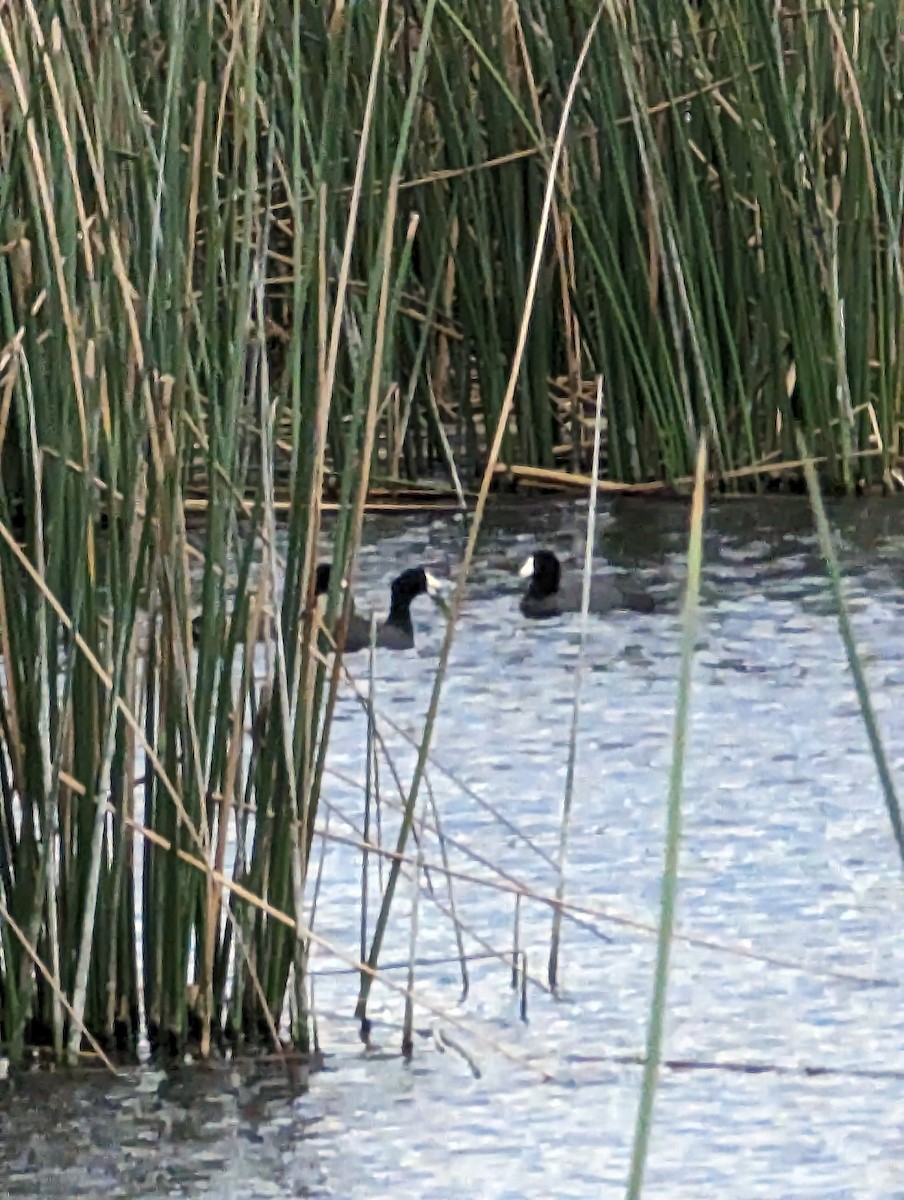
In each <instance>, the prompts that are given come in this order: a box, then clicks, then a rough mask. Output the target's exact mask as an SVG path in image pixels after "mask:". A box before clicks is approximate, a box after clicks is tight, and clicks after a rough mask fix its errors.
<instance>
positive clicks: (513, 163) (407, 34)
mask: <svg viewBox="0 0 904 1200" xmlns="http://www.w3.org/2000/svg"><path fill="white" fill-rule="evenodd" d="M660 8H661V6H650V7H649V9H648V8H647V6H635V8H633V9H631V10H630V11H624V12H623V11H622V10H621V9H618V8H611V9H610V8H602V7H599V6H597V5H594V4H589V3H586V2H582V0H574V2H571V3H567V4H561V5H540V4H538V3H534V0H523V2H522V3H521V4H518V5H516V4H514V3H511V2H509V0H498V2H497V3H492V4H489V5H478V4H476V3H470V2H469V3H466V4H459V5H451V4H449V3H446V2H445V0H426V2H425V3H419V2H415V0H412V2H411V3H405V4H402V3H398V2H393V3H390V2H389V0H381V2H379V3H372V4H349V5H345V4H336V5H333V6H332V7H330V6H317V5H307V4H304V3H302V0H271V2H270V3H267V2H266V0H235V2H234V3H231V4H226V3H222V4H216V5H202V4H199V3H197V0H176V2H175V3H174V4H172V5H170V6H152V5H142V4H138V3H132V4H125V5H116V6H111V7H110V8H109V9H108V10H107V9H104V10H103V11H102V6H97V5H94V4H89V3H83V2H80V0H54V2H53V3H48V4H41V5H38V4H36V3H35V0H21V3H17V4H15V5H11V6H7V7H6V8H5V9H4V10H3V12H2V14H0V165H2V181H0V229H2V247H0V249H2V255H0V322H2V333H0V462H2V472H0V652H2V671H3V674H2V687H0V738H2V747H0V1043H2V1044H3V1045H4V1046H6V1047H8V1050H9V1053H10V1055H11V1056H12V1057H13V1058H14V1059H16V1060H18V1059H21V1057H22V1054H23V1053H24V1050H25V1048H26V1046H45V1047H48V1048H50V1050H51V1051H52V1053H53V1054H54V1055H55V1056H56V1057H57V1058H63V1057H64V1056H66V1055H67V1054H68V1055H69V1057H74V1056H75V1055H77V1054H78V1053H79V1052H80V1050H82V1049H83V1048H84V1047H85V1046H86V1045H90V1046H91V1047H93V1048H94V1050H95V1051H97V1052H101V1053H107V1052H108V1051H109V1050H110V1048H117V1049H123V1050H128V1051H131V1050H134V1047H135V1045H136V1042H137V1040H138V1038H139V1036H141V1035H142V1034H143V1033H145V1032H146V1034H147V1036H148V1038H149V1040H150V1043H151V1046H152V1047H154V1048H159V1049H163V1050H171V1051H180V1050H181V1049H182V1048H184V1047H185V1046H186V1045H187V1044H192V1045H197V1046H198V1047H199V1049H200V1051H201V1052H202V1053H204V1054H207V1053H210V1052H211V1050H212V1048H214V1047H215V1046H216V1045H217V1044H226V1043H231V1044H243V1045H258V1044H260V1043H262V1042H267V1043H278V1042H279V1041H280V1039H281V1038H285V1037H288V1038H289V1039H290V1040H291V1041H292V1042H293V1043H294V1044H295V1045H297V1046H299V1047H301V1048H303V1049H307V1048H308V1047H309V1046H310V1036H311V1019H310V1018H311V1007H310V997H309V996H308V994H307V988H306V954H307V950H308V948H309V945H310V939H311V938H312V937H313V936H314V935H313V934H312V932H311V930H310V927H309V925H308V924H307V923H306V920H307V919H306V916H305V913H306V912H307V911H308V905H309V903H310V897H311V892H312V887H313V885H312V881H311V879H310V878H309V875H310V870H311V867H312V850H313V846H314V843H315V831H316V830H318V829H319V828H321V826H320V824H319V823H318V822H319V816H320V803H321V801H320V794H321V785H322V781H323V778H324V772H325V769H326V751H327V747H328V743H329V734H330V724H331V719H332V712H333V709H334V705H335V700H336V695H337V692H338V688H339V685H340V681H341V677H342V663H341V658H340V657H338V656H337V657H336V658H335V659H333V660H329V661H325V660H324V659H323V657H322V655H321V654H320V653H319V651H318V645H319V643H318V637H317V625H316V621H315V618H314V615H313V606H312V598H313V596H312V593H313V570H314V565H315V562H316V560H317V557H318V544H319V540H320V533H321V517H322V514H323V511H324V508H325V506H326V504H327V503H329V504H331V506H332V507H333V508H334V509H335V520H334V522H333V530H332V552H331V553H332V557H333V562H334V564H335V565H336V568H337V569H336V570H335V571H334V572H333V583H332V588H331V594H330V597H329V602H328V617H329V618H330V619H331V620H332V619H333V618H335V619H336V623H335V631H336V639H337V641H338V643H339V644H340V646H341V643H342V639H343V629H344V625H345V622H346V620H347V617H348V611H349V609H348V604H349V600H348V594H347V593H345V592H343V590H342V587H341V582H340V580H341V576H342V575H343V572H344V573H345V575H346V576H347V577H348V578H349V579H353V578H354V561H355V553H356V548H357V543H358V540H359V537H360V531H361V525H362V520H363V514H364V511H365V507H366V505H367V503H368V502H369V501H370V500H373V498H374V497H375V496H376V497H379V499H380V502H381V503H385V504H387V505H391V504H398V503H418V504H427V503H435V502H437V500H440V501H442V500H448V497H449V495H450V494H454V496H455V503H456V504H458V505H460V506H463V505H465V504H466V503H467V499H468V497H467V495H466V492H467V491H469V490H470V489H471V488H472V486H473V485H474V484H475V483H476V482H477V480H480V490H479V495H478V504H477V513H476V519H475V520H474V522H473V524H472V526H471V532H470V537H469V542H468V550H467V553H466V556H465V562H464V564H463V567H462V573H461V575H460V581H459V583H460V586H459V589H458V590H457V591H456V596H455V600H454V602H453V606H452V613H453V621H452V622H451V623H450V626H449V634H448V638H447V642H446V645H445V647H444V653H443V658H442V660H441V663H440V666H439V669H438V672H437V682H436V688H435V691H434V695H433V698H432V700H431V709H430V714H429V718H428V722H427V727H426V729H425V731H424V737H423V741H422V743H421V746H420V750H419V757H418V764H417V768H416V770H415V774H414V777H413V780H412V781H411V783H410V785H406V786H405V788H404V789H403V796H404V803H403V808H402V816H401V825H400V829H401V833H400V837H399V843H398V845H397V848H396V856H395V857H393V858H391V859H390V860H389V862H388V865H387V879H386V882H385V886H384V887H383V888H382V889H381V896H380V901H381V910H380V915H379V917H378V920H377V924H376V927H375V932H374V935H373V938H372V940H371V941H370V943H369V946H368V944H367V938H366V937H365V936H364V932H363V931H365V930H366V922H364V921H363V920H362V943H361V949H362V955H361V958H362V962H361V963H357V964H355V966H356V968H357V969H359V971H360V973H361V987H360V995H359V1015H360V1016H361V1018H362V1021H365V1009H366V1003H367V996H368V992H369V988H370V982H371V980H372V979H373V977H374V973H375V972H376V971H377V970H378V967H379V952H380V943H381V938H382V930H383V928H384V926H385V922H386V919H387V916H388V909H389V906H390V904H391V902H392V897H393V894H394V889H395V884H396V881H397V878H398V875H399V873H400V872H401V869H402V864H403V863H404V862H405V861H406V857H405V856H406V854H407V840H408V837H409V836H413V835H414V834H416V833H417V831H418V830H421V831H422V832H423V830H424V829H425V828H426V827H427V825H428V822H429V813H430V806H429V805H426V806H425V805H424V804H423V802H422V803H421V805H420V806H419V805H418V801H419V798H420V785H421V782H422V781H423V780H424V778H425V772H426V769H427V763H428V760H429V755H430V737H431V730H432V720H433V717H434V716H435V712H436V707H437V705H438V704H439V697H440V689H441V684H442V679H443V675H444V671H445V664H446V661H447V656H448V651H449V646H450V645H451V639H452V637H453V636H454V616H455V614H456V613H457V611H458V609H459V607H460V603H461V599H462V597H463V589H464V587H465V581H466V574H467V567H468V564H469V563H470V560H471V557H472V555H473V553H474V549H475V546H476V541H477V537H478V533H479V522H480V515H481V513H482V511H483V506H484V504H485V502H486V499H487V494H488V492H489V489H490V487H491V486H492V485H494V484H495V482H497V481H498V479H499V477H500V474H501V475H502V476H503V477H507V478H509V479H516V478H519V477H520V478H524V479H527V480H528V481H529V482H530V481H533V482H539V483H541V484H543V483H544V481H545V484H546V485H548V486H562V484H563V483H567V482H569V481H576V482H577V484H578V486H583V485H584V480H583V478H582V477H581V472H583V471H586V470H587V469H588V468H590V467H591V460H592V455H593V453H594V442H596V447H595V453H596V454H597V455H599V456H600V457H601V458H602V460H603V465H602V467H601V471H600V475H601V477H602V478H601V479H600V486H601V487H603V486H613V487H614V486H629V487H639V488H643V487H646V486H651V485H652V486H661V485H662V484H663V483H673V484H674V483H681V481H682V480H683V479H684V478H685V477H686V476H688V475H689V473H690V471H691V470H692V469H693V465H694V460H695V455H696V449H697V446H698V444H699V442H700V439H701V437H702V436H706V438H707V440H708V443H709V445H710V446H711V459H712V464H713V472H714V477H715V478H718V479H719V480H720V481H721V482H722V484H723V485H724V486H727V487H733V488H741V487H747V486H751V485H756V486H759V485H760V484H761V483H762V481H763V479H765V478H766V476H767V475H768V474H769V473H773V474H775V472H777V471H779V470H780V469H781V467H782V465H783V464H784V463H786V462H787V461H789V460H795V461H796V460H797V447H796V443H795V441H794V429H793V428H792V427H793V426H795V425H797V426H799V427H800V428H801V429H802V430H803V432H804V433H805V435H806V438H807V445H808V446H809V447H810V448H811V450H812V452H813V453H814V454H815V455H817V456H818V460H819V462H820V466H821V470H822V474H823V481H824V483H826V484H828V485H830V486H837V487H839V488H842V489H847V490H853V489H854V488H856V487H857V486H859V484H860V481H861V480H866V481H868V482H877V483H883V484H885V485H886V486H889V487H890V486H894V480H895V477H896V471H897V469H898V468H897V463H898V456H899V452H900V425H901V418H900V409H901V399H902V375H901V372H902V356H901V353H900V346H899V341H900V336H901V303H902V291H904V289H902V287H901V283H902V269H901V229H902V208H904V154H902V150H901V147H902V145H904V138H902V136H901V134H902V129H901V121H902V117H901V115H900V113H901V106H900V104H899V103H897V98H898V96H899V95H900V92H901V90H902V82H904V78H902V70H901V41H900V37H899V34H898V26H897V21H898V15H897V6H896V5H895V4H893V3H892V2H891V0H877V3H875V4H874V5H872V6H871V7H870V8H868V9H860V8H834V7H831V6H823V7H821V8H820V9H819V10H818V11H817V10H813V11H810V10H808V9H804V8H800V7H799V6H795V7H794V8H793V10H792V9H791V8H790V7H788V6H782V5H779V6H778V7H773V8H772V9H771V10H770V11H769V13H768V14H767V13H766V12H765V10H763V9H762V6H761V5H759V4H756V3H754V0H744V2H742V3H740V4H737V5H734V6H732V7H730V8H729V7H727V6H725V5H720V4H711V5H708V4H700V5H690V4H687V5H685V6H683V7H681V8H680V9H677V10H676V11H675V12H670V13H669V14H668V16H665V15H664V13H663V12H661V11H659V10H660ZM576 63H578V64H579V66H580V70H579V71H576V69H575V64H576ZM566 115H567V119H565V116H566ZM789 372H793V374H794V376H795V378H796V384H797V385H796V387H795V388H792V389H790V390H789V388H788V386H787V384H788V379H789ZM600 374H602V375H603V376H604V377H605V379H606V381H607V386H606V391H605V406H604V409H605V411H604V412H601V413H597V412H596V409H595V405H594V398H595V396H596V395H597V389H596V383H595V380H596V379H597V377H598V376H599V375H600ZM594 433H596V434H597V435H600V434H602V435H603V436H602V437H600V436H597V437H596V438H594ZM600 443H602V447H601V445H600ZM519 472H520V476H519ZM594 475H595V476H596V472H594ZM278 524H279V525H284V526H285V538H284V540H281V541H280V542H279V545H280V546H281V547H282V549H281V551H280V552H278V551H277V536H276V535H277V526H278ZM196 610H198V611H199V612H200V614H201V620H200V626H199V634H198V637H197V643H196V644H194V643H193V638H192V631H191V617H192V614H193V613H194V612H195V611H196ZM271 623H272V636H271V630H270V627H271ZM262 633H266V634H267V636H266V637H264V639H263V641H264V646H263V648H262V649H255V643H256V641H257V639H258V635H259V634H262ZM261 659H262V660H263V664H264V666H263V670H261V669H260V668H261ZM369 728H371V731H372V722H371V725H370V726H369ZM249 731H250V732H249ZM371 736H373V734H372V733H371ZM368 761H370V757H369V759H368ZM368 819H369V818H368ZM435 823H436V824H437V825H438V817H436V818H435ZM364 841H365V843H366V844H369V841H368V830H365V833H364ZM419 845H420V844H419ZM230 846H233V847H234V851H235V852H234V855H233V854H232V851H231V850H229V847H230ZM419 858H420V860H422V851H421V850H420V848H419V849H418V851H417V854H416V855H415V859H414V862H415V866H416V871H415V874H416V875H417V874H418V873H419V872H420V868H418V867H417V863H418V861H419ZM362 893H363V895H362V910H363V908H364V906H365V905H366V903H367V896H366V887H363V888H362ZM314 894H316V889H315V892H314ZM449 903H450V907H454V904H453V902H452V901H451V899H450V901H449ZM365 951H366V952H367V953H366V955H365ZM415 957H416V939H415V933H414V932H412V939H411V960H412V964H413V963H414V960H415ZM365 959H366V962H365V961H364V960H365ZM462 962H463V963H464V956H463V955H462ZM463 973H464V966H463ZM465 977H466V976H465ZM411 980H412V982H413V980H414V967H413V965H412V967H411ZM403 990H404V989H403ZM410 992H411V989H410V988H409V995H410Z"/></svg>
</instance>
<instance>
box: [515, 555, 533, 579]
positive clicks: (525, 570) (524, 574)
mask: <svg viewBox="0 0 904 1200" xmlns="http://www.w3.org/2000/svg"><path fill="white" fill-rule="evenodd" d="M533 573H534V556H533V555H531V556H530V557H529V558H528V559H527V560H526V561H525V563H524V566H523V567H522V568H521V570H520V571H519V572H518V574H519V575H520V576H521V578H522V579H529V578H530V576H531V575H533Z"/></svg>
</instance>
